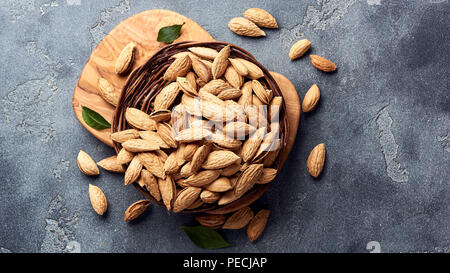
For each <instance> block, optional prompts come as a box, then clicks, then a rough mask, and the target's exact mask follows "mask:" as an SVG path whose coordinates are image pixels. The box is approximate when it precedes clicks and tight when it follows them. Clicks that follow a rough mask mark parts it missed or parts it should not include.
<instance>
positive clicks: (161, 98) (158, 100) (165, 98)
mask: <svg viewBox="0 0 450 273" xmlns="http://www.w3.org/2000/svg"><path fill="white" fill-rule="evenodd" d="M179 92H180V88H179V87H178V84H177V83H176V82H172V83H170V84H168V85H166V86H165V87H164V88H163V89H162V90H161V91H160V92H159V93H158V95H156V97H155V101H154V103H153V104H154V106H153V110H154V111H158V110H162V109H169V108H170V106H171V105H172V104H173V102H174V101H175V99H176V98H177V96H178V94H179Z"/></svg>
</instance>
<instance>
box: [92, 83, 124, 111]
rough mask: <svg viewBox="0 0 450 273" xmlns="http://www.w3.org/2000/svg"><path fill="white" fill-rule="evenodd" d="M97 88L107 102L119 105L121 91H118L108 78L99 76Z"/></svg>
mask: <svg viewBox="0 0 450 273" xmlns="http://www.w3.org/2000/svg"><path fill="white" fill-rule="evenodd" d="M97 88H98V91H99V93H100V96H102V98H103V99H104V100H105V101H106V102H107V103H109V104H111V105H113V106H117V104H118V103H119V99H120V91H117V90H116V89H115V88H114V86H113V85H112V84H111V83H110V82H109V81H108V80H107V79H105V78H99V79H98V81H97Z"/></svg>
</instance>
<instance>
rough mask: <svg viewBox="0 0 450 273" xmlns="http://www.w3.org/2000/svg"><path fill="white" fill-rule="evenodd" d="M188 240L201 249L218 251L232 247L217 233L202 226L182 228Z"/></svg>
mask: <svg viewBox="0 0 450 273" xmlns="http://www.w3.org/2000/svg"><path fill="white" fill-rule="evenodd" d="M181 228H182V229H183V230H184V232H185V233H186V234H187V236H188V237H189V239H191V241H192V242H193V243H194V244H196V245H197V246H199V247H201V248H207V249H218V248H224V247H229V246H232V244H230V243H228V242H227V241H225V239H224V238H223V237H222V235H220V234H219V233H218V232H217V231H215V230H212V229H209V228H206V227H203V226H194V227H188V226H182V227H181Z"/></svg>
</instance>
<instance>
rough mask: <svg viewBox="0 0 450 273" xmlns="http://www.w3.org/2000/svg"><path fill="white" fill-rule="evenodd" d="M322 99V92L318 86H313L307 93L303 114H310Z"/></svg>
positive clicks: (303, 104)
mask: <svg viewBox="0 0 450 273" xmlns="http://www.w3.org/2000/svg"><path fill="white" fill-rule="evenodd" d="M319 99H320V90H319V87H318V86H317V84H313V85H312V86H311V88H309V90H308V92H306V94H305V97H304V98H303V103H302V109H303V112H305V113H306V112H309V111H311V110H313V109H314V108H316V106H317V103H318V102H319Z"/></svg>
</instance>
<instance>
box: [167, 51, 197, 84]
mask: <svg viewBox="0 0 450 273" xmlns="http://www.w3.org/2000/svg"><path fill="white" fill-rule="evenodd" d="M190 69H191V58H190V57H189V56H188V55H185V56H183V57H180V58H177V59H175V61H173V63H171V64H170V66H169V67H168V68H167V70H166V72H165V73H164V76H163V78H164V80H166V81H169V82H173V81H175V80H176V79H177V77H184V76H186V74H187V73H188V72H189V70H190Z"/></svg>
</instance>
